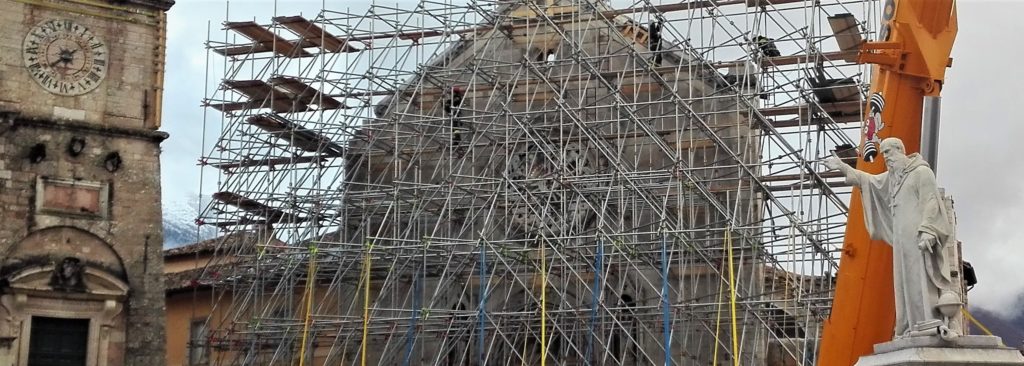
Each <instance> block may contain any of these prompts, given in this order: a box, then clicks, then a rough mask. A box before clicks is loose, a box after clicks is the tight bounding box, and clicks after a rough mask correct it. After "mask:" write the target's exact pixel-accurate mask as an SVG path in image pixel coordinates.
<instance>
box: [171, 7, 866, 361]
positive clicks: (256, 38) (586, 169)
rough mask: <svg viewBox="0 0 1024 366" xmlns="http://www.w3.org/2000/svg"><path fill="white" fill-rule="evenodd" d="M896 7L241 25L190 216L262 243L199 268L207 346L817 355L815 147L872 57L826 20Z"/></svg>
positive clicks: (351, 357) (842, 140) (828, 226)
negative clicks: (207, 197) (204, 203)
mask: <svg viewBox="0 0 1024 366" xmlns="http://www.w3.org/2000/svg"><path fill="white" fill-rule="evenodd" d="M876 6H877V5H876V4H875V3H874V2H873V1H870V0H835V1H810V0H808V1H805V0H771V1H769V0H728V1H725V0H722V1H684V2H681V3H669V4H659V3H655V2H652V1H650V0H644V1H638V2H635V3H629V4H610V3H605V2H600V1H592V0H567V1H555V0H552V1H551V2H550V3H549V2H545V1H532V0H531V1H511V2H510V1H493V0H489V1H473V2H470V3H468V4H454V3H452V2H451V1H427V0H422V1H420V2H418V3H416V4H415V5H414V6H410V7H399V6H391V5H382V4H379V3H374V4H371V5H370V7H369V8H368V9H367V10H366V11H365V12H352V11H339V10H332V9H324V10H323V11H322V12H320V13H319V14H317V16H316V17H315V18H313V19H307V18H305V17H302V16H293V15H288V16H276V15H275V16H274V17H273V18H272V19H271V22H270V23H268V24H260V23H257V22H255V21H241V22H234V21H229V22H225V23H224V36H223V38H222V39H220V40H212V39H211V40H209V41H208V42H207V47H208V50H209V52H210V53H211V57H223V58H222V60H223V64H222V65H221V66H220V69H221V71H222V76H221V77H220V78H219V80H217V81H215V82H209V81H208V83H207V84H209V85H212V86H214V87H215V88H214V89H212V90H211V91H210V92H208V97H207V98H205V99H204V101H203V105H204V106H205V107H206V108H208V109H209V112H211V113H209V114H212V115H218V116H220V118H219V120H220V123H219V126H218V127H219V135H220V137H219V138H218V140H217V141H216V142H215V143H214V144H213V146H211V147H210V148H209V150H208V153H207V154H205V155H204V156H203V157H202V158H201V159H200V163H201V165H202V166H203V168H204V172H206V173H204V174H209V173H210V171H213V172H214V173H215V174H217V185H218V188H217V192H215V193H213V194H212V197H213V201H212V203H211V204H210V206H209V207H207V209H206V210H205V211H204V213H203V214H202V215H201V217H200V218H198V219H197V223H199V224H201V225H214V226H216V227H219V228H220V229H221V230H222V231H223V232H224V233H225V234H231V233H256V234H257V235H251V236H246V237H249V238H259V239H258V240H256V239H254V240H251V242H250V243H248V244H247V245H238V244H237V243H234V242H230V243H229V242H228V241H225V245H223V246H222V247H221V248H219V250H218V255H217V256H216V258H214V259H213V260H212V261H210V263H209V264H208V265H207V266H206V268H205V269H204V270H203V271H201V272H202V274H201V276H200V278H199V281H197V283H202V284H208V285H209V286H211V287H212V291H213V293H214V294H215V296H214V299H215V300H214V301H213V304H212V306H213V307H214V308H215V309H216V310H215V312H214V313H215V314H214V315H213V316H211V317H210V319H209V320H208V322H209V324H208V326H207V327H208V329H212V330H213V332H214V333H213V334H211V335H210V336H209V337H208V339H207V340H206V342H194V344H192V346H191V347H204V349H207V350H209V351H210V352H213V353H214V356H211V357H213V358H212V359H213V360H214V363H216V364H222V365H234V364H246V365H248V364H278V363H292V362H295V363H297V364H299V365H304V364H325V365H326V364H339V363H342V364H348V363H359V364H364V365H365V364H375V365H398V364H402V365H409V364H432V365H492V364H499V365H513V364H541V365H544V364H546V363H548V362H553V364H580V365H582V364H586V365H604V364H664V365H671V364H690V363H710V364H718V363H722V364H725V363H733V364H736V365H739V364H743V365H761V364H771V363H770V362H772V361H773V360H777V359H781V358H785V359H791V360H795V362H798V363H799V364H804V365H810V364H813V359H814V357H813V354H814V352H815V348H816V339H817V338H818V337H819V332H820V324H821V322H822V321H823V320H824V319H826V318H827V316H828V313H829V309H830V306H831V291H832V289H833V286H834V275H835V272H836V269H837V268H838V260H839V254H840V253H839V252H840V249H841V247H842V238H843V229H844V226H845V222H846V214H847V207H846V206H845V202H846V196H848V195H849V193H850V189H849V187H847V186H846V184H845V183H844V182H843V181H842V180H841V177H840V176H838V175H836V174H834V173H825V172H824V171H825V170H826V169H825V168H824V167H823V165H822V164H821V163H820V159H821V158H822V157H824V156H827V155H829V154H830V153H832V151H838V152H839V153H840V154H841V153H842V152H843V151H844V150H848V149H850V148H851V147H852V146H856V144H857V143H856V140H857V139H859V138H858V137H856V136H858V132H859V129H860V123H859V122H860V121H861V119H862V116H863V115H864V113H863V105H864V94H865V91H866V84H865V82H866V80H868V78H869V76H868V74H867V73H868V69H867V68H866V67H863V66H859V65H856V64H853V63H852V62H851V60H853V56H852V55H855V52H854V51H852V50H851V49H849V48H846V49H841V48H840V45H841V44H843V43H841V42H837V40H836V36H835V35H834V34H833V29H830V28H829V27H828V24H829V20H830V18H829V17H833V18H834V17H838V16H841V15H842V14H853V16H854V17H855V18H856V19H857V20H858V22H857V23H856V24H857V29H856V30H854V31H853V33H854V34H856V35H858V36H859V37H861V39H868V38H870V37H871V36H872V35H873V34H874V26H873V24H875V23H876V21H875V20H877V11H878V10H877V9H876V8H875V7H876ZM654 22H657V23H654ZM659 25H660V26H659ZM653 29H660V31H658V30H654V31H652V30H653ZM652 33H653V34H652ZM655 38H656V39H655ZM510 55H511V56H510ZM226 237H228V236H227V235H226ZM197 291H198V290H197ZM773 357H774V358H773ZM779 357H781V358H779Z"/></svg>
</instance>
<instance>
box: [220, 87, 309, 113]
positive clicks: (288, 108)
mask: <svg viewBox="0 0 1024 366" xmlns="http://www.w3.org/2000/svg"><path fill="white" fill-rule="evenodd" d="M224 86H225V87H227V88H228V89H231V90H234V91H237V92H239V93H241V94H243V95H245V96H246V97H248V98H249V101H248V104H247V105H246V107H245V108H244V109H251V108H270V109H271V110H273V111H274V112H277V113H284V112H294V111H305V110H307V109H308V108H309V106H308V105H305V104H302V103H297V102H295V101H293V100H292V99H291V98H290V96H289V95H287V94H285V93H276V94H275V90H274V88H273V87H272V86H271V85H270V84H267V83H266V82H265V81H263V80H227V81H224ZM265 101H269V102H270V103H269V104H266V103H265ZM214 108H217V107H214Z"/></svg>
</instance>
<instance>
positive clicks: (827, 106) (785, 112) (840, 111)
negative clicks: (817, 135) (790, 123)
mask: <svg viewBox="0 0 1024 366" xmlns="http://www.w3.org/2000/svg"><path fill="white" fill-rule="evenodd" d="M863 107H864V103H862V102H861V101H859V100H854V101H849V102H837V103H821V109H820V110H821V111H822V112H825V113H828V114H830V115H841V116H847V115H858V116H859V115H860V112H861V108H863ZM812 110H815V111H817V110H818V106H817V105H813V104H794V105H787V106H781V107H768V108H761V109H759V111H760V112H761V114H762V115H764V116H765V117H772V116H789V115H800V116H802V117H805V118H809V117H810V114H811V113H810V112H811V111H812Z"/></svg>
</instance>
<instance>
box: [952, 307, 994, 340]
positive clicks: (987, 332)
mask: <svg viewBox="0 0 1024 366" xmlns="http://www.w3.org/2000/svg"><path fill="white" fill-rule="evenodd" d="M960 311H961V312H963V313H964V316H966V317H967V320H970V321H971V323H974V325H977V326H978V328H981V330H982V331H983V332H985V334H988V335H993V334H992V331H990V330H988V328H986V327H985V325H984V324H981V322H979V321H978V319H976V318H974V315H971V313H970V312H968V311H967V309H960Z"/></svg>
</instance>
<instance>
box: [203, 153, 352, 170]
mask: <svg viewBox="0 0 1024 366" xmlns="http://www.w3.org/2000/svg"><path fill="white" fill-rule="evenodd" d="M331 157H332V156H328V155H310V156H282V157H275V158H266V159H249V160H240V161H228V162H222V163H211V164H209V165H210V166H212V167H214V168H217V169H224V170H231V169H235V168H248V167H256V166H266V167H275V166H278V165H283V164H306V163H319V162H322V161H326V160H327V159H328V158H331Z"/></svg>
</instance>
